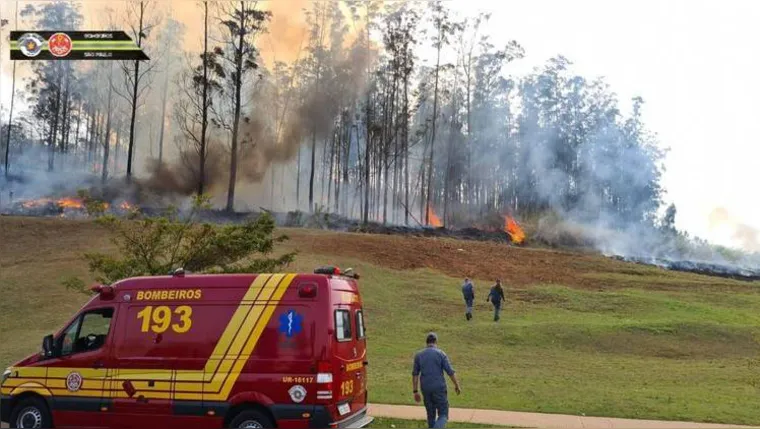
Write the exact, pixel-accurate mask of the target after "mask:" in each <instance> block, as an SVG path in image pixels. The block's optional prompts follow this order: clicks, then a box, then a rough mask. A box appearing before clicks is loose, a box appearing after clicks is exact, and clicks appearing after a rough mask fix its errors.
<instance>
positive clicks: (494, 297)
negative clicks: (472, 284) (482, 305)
mask: <svg viewBox="0 0 760 429" xmlns="http://www.w3.org/2000/svg"><path fill="white" fill-rule="evenodd" d="M506 300H507V299H506V298H505V297H504V289H503V288H502V287H501V279H496V284H495V285H493V286H492V287H491V292H489V293H488V298H486V302H489V301H490V302H491V304H493V320H494V322H498V321H499V312H501V304H502V303H503V302H505V301H506Z"/></svg>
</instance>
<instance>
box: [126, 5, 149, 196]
mask: <svg viewBox="0 0 760 429" xmlns="http://www.w3.org/2000/svg"><path fill="white" fill-rule="evenodd" d="M144 16H145V2H144V1H141V2H140V20H139V25H138V31H137V33H138V34H137V46H138V47H140V48H142V36H143V19H144ZM139 77H140V61H139V60H135V73H134V83H133V85H132V106H131V108H132V112H131V117H130V119H129V148H128V150H127V183H132V159H133V157H134V151H135V120H136V119H137V96H138V93H137V90H138V86H139V83H140V82H139Z"/></svg>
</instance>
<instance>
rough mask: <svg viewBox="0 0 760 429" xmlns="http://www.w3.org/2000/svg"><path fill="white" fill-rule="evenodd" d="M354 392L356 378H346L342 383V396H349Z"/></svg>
mask: <svg viewBox="0 0 760 429" xmlns="http://www.w3.org/2000/svg"><path fill="white" fill-rule="evenodd" d="M352 393H354V380H346V381H344V382H343V383H341V384H340V394H341V396H348V395H350V394H352Z"/></svg>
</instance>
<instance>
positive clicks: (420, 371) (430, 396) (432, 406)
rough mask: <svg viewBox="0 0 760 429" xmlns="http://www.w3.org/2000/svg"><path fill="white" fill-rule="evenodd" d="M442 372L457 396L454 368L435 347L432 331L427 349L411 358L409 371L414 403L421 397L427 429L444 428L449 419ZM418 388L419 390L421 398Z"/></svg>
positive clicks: (436, 343) (436, 346)
mask: <svg viewBox="0 0 760 429" xmlns="http://www.w3.org/2000/svg"><path fill="white" fill-rule="evenodd" d="M444 372H445V373H446V374H448V376H449V378H451V381H452V382H454V389H455V391H456V392H457V395H459V394H460V393H461V389H460V388H459V381H458V380H457V376H456V373H455V372H454V368H452V367H451V363H450V362H449V358H448V356H446V353H444V352H443V350H441V349H439V348H438V336H436V335H435V333H433V332H431V333H429V334H428V336H427V347H426V348H424V349H422V350H420V351H419V352H418V353H417V354H416V355H415V356H414V369H413V370H412V387H413V389H414V400H415V401H417V402H420V401H421V400H422V399H423V398H424V400H425V410H426V411H427V421H428V427H429V428H445V427H446V422H448V420H449V398H448V391H447V388H446V379H445V378H444V377H443V373H444ZM419 387H421V388H422V396H420V392H419V390H418V388H419ZM436 414H437V419H436Z"/></svg>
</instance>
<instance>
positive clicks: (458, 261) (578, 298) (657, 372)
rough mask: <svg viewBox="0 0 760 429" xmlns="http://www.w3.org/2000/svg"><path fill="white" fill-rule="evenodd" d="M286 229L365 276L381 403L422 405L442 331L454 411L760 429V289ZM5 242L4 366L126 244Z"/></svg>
mask: <svg viewBox="0 0 760 429" xmlns="http://www.w3.org/2000/svg"><path fill="white" fill-rule="evenodd" d="M285 232H286V233H287V234H288V235H289V236H290V237H291V240H290V241H289V242H287V243H286V244H285V247H284V248H283V249H282V251H289V250H294V249H297V250H299V255H298V257H297V259H296V262H295V264H294V265H293V267H292V270H294V271H311V270H312V269H313V268H314V267H315V266H317V265H324V264H336V265H338V266H343V267H345V266H352V267H353V268H355V269H356V270H357V272H359V273H360V274H361V275H362V280H361V288H362V293H363V297H364V301H365V305H366V310H367V327H368V335H369V341H370V348H369V350H370V361H371V362H372V363H371V365H370V380H369V383H370V386H371V387H370V389H371V391H372V393H371V395H372V397H373V399H372V400H373V401H375V402H378V403H385V402H388V403H404V404H410V403H411V401H412V398H411V396H410V395H407V394H403V392H408V389H409V372H410V359H411V356H412V353H413V351H414V350H416V349H418V348H420V347H422V342H423V339H424V334H425V333H426V332H427V331H428V330H431V329H434V330H436V331H437V332H438V333H439V335H440V339H441V346H442V347H443V348H444V349H445V350H446V352H447V353H448V354H449V356H450V357H451V359H452V361H453V363H454V365H455V367H456V369H457V370H458V372H459V376H460V378H461V380H462V383H463V387H464V394H463V395H462V396H452V397H451V402H452V403H451V405H452V406H453V407H478V408H484V407H485V408H494V409H508V410H522V411H538V412H553V413H568V414H578V413H585V414H586V415H589V416H591V415H597V416H616V417H634V418H661V419H677V420H697V421H713V422H727V423H737V424H742V423H743V424H760V409H758V407H757V406H756V405H757V403H756V402H757V395H758V394H759V393H760V376H758V370H759V368H760V360H758V357H760V356H758V353H760V352H759V351H758V350H759V349H758V339H759V338H760V328H758V326H760V314H759V313H758V312H757V309H758V308H760V283H747V282H738V281H735V280H730V279H721V278H711V277H705V276H697V275H694V274H684V273H676V272H667V271H663V270H659V269H655V268H651V267H647V266H639V265H632V264H629V263H623V262H619V261H615V260H611V259H608V258H604V257H602V256H598V255H589V254H580V253H569V252H559V251H554V250H545V249H521V248H516V247H511V246H504V245H503V244H502V245H499V244H495V243H487V242H476V241H457V240H451V239H438V238H436V239H433V238H416V237H403V236H391V235H368V234H349V233H335V232H329V231H316V230H306V229H288V230H287V231H285ZM0 241H1V242H2V243H3V245H2V246H0V290H2V292H3V296H4V297H5V299H3V300H2V301H0V327H2V329H0V344H2V345H3V347H2V348H0V366H2V365H8V364H9V363H11V361H12V360H14V359H17V358H19V357H21V356H23V355H26V354H28V353H32V352H34V351H36V350H38V348H39V343H40V341H41V339H42V337H43V335H45V334H47V333H50V332H51V331H53V330H55V329H57V328H60V327H61V326H62V324H63V323H64V322H65V321H66V320H67V319H68V318H69V317H70V316H71V315H72V314H73V313H74V312H75V311H76V310H77V309H78V307H79V306H80V305H81V304H82V303H83V301H84V299H85V298H84V297H83V296H82V295H80V294H77V293H73V292H69V291H67V290H65V289H64V288H63V287H61V286H59V283H58V282H59V279H61V278H62V277H66V276H69V275H79V276H85V277H86V276H87V275H88V273H87V267H86V264H85V263H84V261H83V260H82V259H81V254H82V253H83V252H85V251H103V252H111V251H113V250H114V249H113V248H112V247H111V244H110V242H109V237H108V235H107V232H106V231H105V230H104V229H102V228H101V227H99V226H98V225H97V224H95V223H94V222H92V221H86V220H67V219H57V218H31V217H26V218H13V217H0ZM460 249H461V250H460ZM464 275H469V276H471V277H473V278H474V280H475V287H476V295H477V296H476V297H477V300H476V308H475V320H474V321H473V322H471V323H469V324H467V323H465V322H464V317H463V311H464V308H463V303H462V299H461V293H460V289H459V285H460V283H461V279H462V277H463V276H464ZM494 276H501V277H502V279H503V280H504V282H505V286H506V292H507V300H508V304H507V306H506V308H505V311H504V312H503V317H502V321H501V322H500V324H499V325H494V323H493V321H491V318H490V317H489V316H490V313H489V312H490V308H489V307H488V306H487V305H486V304H485V303H484V302H483V301H484V300H485V295H484V294H485V293H486V288H487V287H488V286H489V285H490V283H491V281H492V279H493V278H494ZM399 392H402V395H399Z"/></svg>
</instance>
